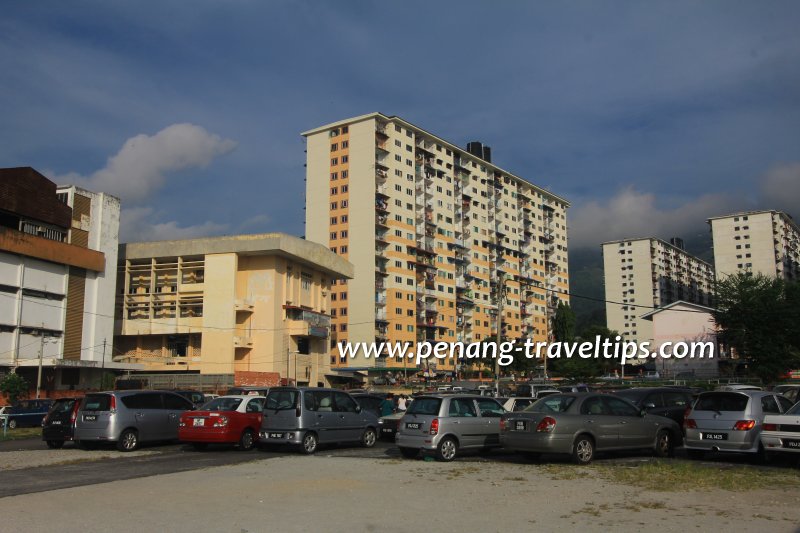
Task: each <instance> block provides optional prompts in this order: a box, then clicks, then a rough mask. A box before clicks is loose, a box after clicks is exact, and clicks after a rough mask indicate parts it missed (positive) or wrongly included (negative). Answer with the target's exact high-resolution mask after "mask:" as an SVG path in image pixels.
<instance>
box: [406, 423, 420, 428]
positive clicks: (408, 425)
mask: <svg viewBox="0 0 800 533" xmlns="http://www.w3.org/2000/svg"><path fill="white" fill-rule="evenodd" d="M406 429H419V422H407V423H406Z"/></svg>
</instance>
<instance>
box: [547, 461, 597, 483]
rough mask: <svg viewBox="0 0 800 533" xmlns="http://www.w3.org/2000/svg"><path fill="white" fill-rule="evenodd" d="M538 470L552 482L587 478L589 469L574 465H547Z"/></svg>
mask: <svg viewBox="0 0 800 533" xmlns="http://www.w3.org/2000/svg"><path fill="white" fill-rule="evenodd" d="M538 470H540V471H541V472H543V473H545V474H547V475H548V476H550V478H551V479H554V480H562V479H582V478H585V477H587V475H588V471H589V470H590V468H587V467H584V466H574V465H559V464H547V465H541V466H540V467H538Z"/></svg>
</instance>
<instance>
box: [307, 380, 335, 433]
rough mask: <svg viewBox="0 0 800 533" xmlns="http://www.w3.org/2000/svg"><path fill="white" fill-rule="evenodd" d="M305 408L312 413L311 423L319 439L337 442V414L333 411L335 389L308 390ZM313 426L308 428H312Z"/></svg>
mask: <svg viewBox="0 0 800 533" xmlns="http://www.w3.org/2000/svg"><path fill="white" fill-rule="evenodd" d="M305 396H306V400H305V402H306V403H305V408H306V411H307V412H309V413H311V419H312V420H313V422H312V423H311V425H312V427H313V429H314V430H315V431H316V432H317V436H318V437H319V441H320V442H322V443H325V442H336V439H337V436H336V431H337V427H338V424H337V420H338V417H337V414H336V413H334V412H333V391H306V392H305ZM312 427H310V428H308V429H312Z"/></svg>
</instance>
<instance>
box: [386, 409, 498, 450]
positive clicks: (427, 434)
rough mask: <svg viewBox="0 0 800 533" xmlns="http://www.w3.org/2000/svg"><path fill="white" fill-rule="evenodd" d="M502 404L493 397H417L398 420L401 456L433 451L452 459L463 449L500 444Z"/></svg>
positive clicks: (485, 447)
mask: <svg viewBox="0 0 800 533" xmlns="http://www.w3.org/2000/svg"><path fill="white" fill-rule="evenodd" d="M504 412H505V409H503V406H502V405H500V404H499V403H498V402H497V401H496V400H494V399H493V398H487V397H484V396H472V395H466V394H453V395H444V396H433V395H429V396H420V397H418V398H416V399H415V400H414V403H413V404H411V406H410V407H409V408H408V410H407V411H406V414H405V415H404V416H403V418H402V419H401V420H400V425H399V427H398V430H397V437H396V442H397V446H398V447H399V448H400V453H401V454H402V455H403V457H407V458H412V457H415V456H417V455H418V454H419V453H420V452H422V453H434V454H435V456H436V458H437V459H438V460H440V461H452V460H453V459H455V458H456V456H458V455H459V454H461V453H462V452H463V451H467V450H487V449H490V448H494V447H497V446H499V445H500V416H501V415H502V414H503V413H504Z"/></svg>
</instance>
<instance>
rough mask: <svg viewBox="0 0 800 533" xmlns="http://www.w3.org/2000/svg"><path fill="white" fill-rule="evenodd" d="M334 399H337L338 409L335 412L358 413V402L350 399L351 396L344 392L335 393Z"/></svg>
mask: <svg viewBox="0 0 800 533" xmlns="http://www.w3.org/2000/svg"><path fill="white" fill-rule="evenodd" d="M334 397H335V399H336V407H335V409H334V411H336V412H337V413H355V412H356V411H357V409H356V408H357V407H358V404H357V403H356V401H355V400H354V399H353V398H351V397H350V395H349V394H347V393H344V392H336V393H334Z"/></svg>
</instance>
